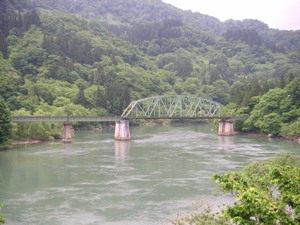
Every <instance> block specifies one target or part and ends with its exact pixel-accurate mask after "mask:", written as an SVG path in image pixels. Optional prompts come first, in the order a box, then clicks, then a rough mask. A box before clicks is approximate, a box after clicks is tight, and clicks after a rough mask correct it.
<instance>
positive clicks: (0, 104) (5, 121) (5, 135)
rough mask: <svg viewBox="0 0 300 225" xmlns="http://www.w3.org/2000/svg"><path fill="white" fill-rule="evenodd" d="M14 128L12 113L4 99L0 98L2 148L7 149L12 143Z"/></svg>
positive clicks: (0, 146) (0, 142)
mask: <svg viewBox="0 0 300 225" xmlns="http://www.w3.org/2000/svg"><path fill="white" fill-rule="evenodd" d="M11 137H12V127H11V123H10V112H9V109H8V107H7V105H6V103H5V101H4V99H3V98H2V97H0V148H7V147H8V146H9V144H10V142H11Z"/></svg>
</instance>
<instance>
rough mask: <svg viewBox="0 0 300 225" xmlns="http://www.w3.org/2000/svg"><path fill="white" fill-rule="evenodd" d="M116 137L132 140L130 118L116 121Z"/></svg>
mask: <svg viewBox="0 0 300 225" xmlns="http://www.w3.org/2000/svg"><path fill="white" fill-rule="evenodd" d="M115 139H116V140H119V141H129V140H130V130H129V120H120V121H116V125H115Z"/></svg>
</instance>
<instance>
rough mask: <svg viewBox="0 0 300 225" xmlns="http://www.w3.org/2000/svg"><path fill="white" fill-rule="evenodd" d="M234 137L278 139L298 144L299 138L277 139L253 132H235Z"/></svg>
mask: <svg viewBox="0 0 300 225" xmlns="http://www.w3.org/2000/svg"><path fill="white" fill-rule="evenodd" d="M234 134H235V135H240V136H251V137H262V138H269V139H278V140H285V141H293V142H296V143H299V144H300V137H279V136H275V135H272V134H261V133H255V132H241V131H239V132H235V133H234Z"/></svg>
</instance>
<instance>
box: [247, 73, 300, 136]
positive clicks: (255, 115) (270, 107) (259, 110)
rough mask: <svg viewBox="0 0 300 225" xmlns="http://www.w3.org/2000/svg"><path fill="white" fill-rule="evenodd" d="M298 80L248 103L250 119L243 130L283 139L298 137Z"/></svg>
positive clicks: (299, 86) (299, 83) (299, 84)
mask: <svg viewBox="0 0 300 225" xmlns="http://www.w3.org/2000/svg"><path fill="white" fill-rule="evenodd" d="M299 81H300V78H296V79H294V80H292V81H291V82H290V83H289V84H288V85H287V86H286V87H285V88H284V89H280V88H276V89H272V90H270V91H269V92H267V93H266V94H264V95H263V96H261V97H259V98H255V99H252V100H251V101H249V106H248V110H249V112H250V117H249V118H248V119H247V120H246V121H245V123H244V127H243V130H245V131H260V132H262V133H265V134H274V135H278V136H284V137H298V136H300V130H299V129H298V127H297V125H298V124H299V122H298V118H299V116H300V108H299V97H300V96H298V95H297V93H298V90H299V89H300V82H299Z"/></svg>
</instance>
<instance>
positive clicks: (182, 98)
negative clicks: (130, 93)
mask: <svg viewBox="0 0 300 225" xmlns="http://www.w3.org/2000/svg"><path fill="white" fill-rule="evenodd" d="M121 117H123V118H216V117H218V118H222V117H225V118H226V117H227V116H226V113H225V111H224V106H223V105H221V104H219V103H217V102H214V101H211V100H208V99H205V98H201V97H194V96H186V95H169V96H156V97H150V98H144V99H140V100H137V101H132V102H131V103H130V104H129V106H128V107H127V108H126V109H125V110H124V112H123V114H122V115H121Z"/></svg>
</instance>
